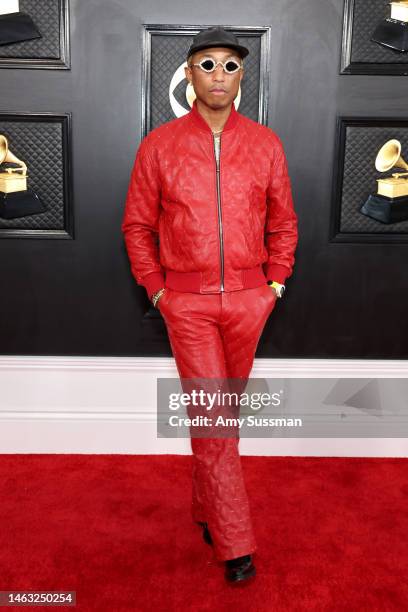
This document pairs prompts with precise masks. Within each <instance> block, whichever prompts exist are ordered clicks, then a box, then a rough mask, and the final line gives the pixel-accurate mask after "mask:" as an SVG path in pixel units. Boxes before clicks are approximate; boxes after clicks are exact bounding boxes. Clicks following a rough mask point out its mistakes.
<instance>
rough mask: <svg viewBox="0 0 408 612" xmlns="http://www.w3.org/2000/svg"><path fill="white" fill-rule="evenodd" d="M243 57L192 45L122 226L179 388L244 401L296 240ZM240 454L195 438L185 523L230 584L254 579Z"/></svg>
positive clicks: (213, 36) (273, 144)
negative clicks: (243, 109)
mask: <svg viewBox="0 0 408 612" xmlns="http://www.w3.org/2000/svg"><path fill="white" fill-rule="evenodd" d="M248 53H249V51H248V49H247V48H246V47H244V46H242V45H240V44H239V41H238V39H237V38H236V36H234V34H233V33H232V32H228V31H226V30H224V29H223V28H219V27H217V28H210V29H208V30H203V31H202V32H200V33H199V34H198V35H197V36H195V37H194V39H193V42H192V45H191V46H190V48H189V51H188V54H187V64H188V66H187V67H186V68H185V75H186V78H187V80H188V81H189V83H191V84H192V86H193V87H194V92H195V95H196V99H195V100H194V103H193V107H192V109H191V111H190V112H189V113H187V114H186V115H184V116H183V117H180V118H177V119H173V120H172V121H169V122H167V123H165V124H163V125H161V126H160V127H158V128H155V129H154V130H152V131H151V132H150V133H149V134H148V135H147V136H146V137H145V138H144V139H143V140H142V142H141V144H140V146H139V149H138V151H137V155H136V159H135V163H134V167H133V170H132V175H131V179H130V184H129V189H128V194H127V199H126V206H125V213H124V218H123V222H122V231H123V233H124V236H125V242H126V247H127V251H128V255H129V259H130V263H131V269H132V273H133V275H134V277H135V279H136V281H137V282H138V283H139V284H141V285H143V286H144V287H145V288H146V291H147V293H148V296H149V298H150V299H151V300H152V302H153V304H154V305H155V306H156V307H158V308H159V310H160V312H161V314H162V316H163V318H164V321H165V324H166V327H167V332H168V336H169V340H170V345H171V349H172V353H173V356H174V358H175V361H176V365H177V369H178V373H179V375H180V379H181V380H182V381H187V379H188V380H189V381H191V380H192V379H205V381H207V385H208V388H209V387H211V389H212V390H215V388H216V387H217V386H218V383H219V382H220V381H221V386H223V381H224V383H225V381H226V383H227V384H226V385H224V389H225V388H228V381H242V385H241V392H242V391H243V389H244V388H245V385H246V382H247V380H248V378H249V375H250V372H251V369H252V366H253V360H254V356H255V351H256V348H257V345H258V342H259V339H260V336H261V334H262V331H263V329H264V326H265V323H266V321H267V319H268V317H269V315H270V314H271V312H272V310H273V309H274V306H275V304H276V300H277V299H278V298H281V297H282V296H283V292H284V289H285V285H284V283H285V280H286V278H288V277H289V276H290V275H291V274H292V269H293V265H294V252H295V249H296V245H297V239H298V232H297V216H296V213H295V211H294V207H293V200H292V194H291V184H290V179H289V176H288V168H287V161H286V157H285V153H284V150H283V146H282V142H281V140H280V139H279V137H278V136H277V134H276V133H275V132H274V131H273V130H272V129H270V128H269V127H266V126H263V125H261V124H259V123H257V122H255V121H253V120H251V119H249V118H247V117H245V116H244V115H241V114H240V113H238V112H237V110H236V108H235V105H234V99H235V98H236V96H237V94H238V91H239V86H240V83H241V80H242V77H243V72H244V67H243V58H244V57H246V55H248ZM157 238H159V241H157ZM211 381H214V386H212V385H211ZM186 386H187V385H186ZM232 386H233V385H232ZM238 444H239V436H238V434H237V433H236V431H235V430H232V433H231V435H227V436H225V437H215V436H214V437H200V436H192V437H191V447H192V452H193V474H192V483H193V495H192V516H193V519H194V521H196V522H197V523H199V524H200V525H202V527H203V536H204V539H205V541H206V542H208V543H209V544H211V545H212V546H213V549H214V554H215V557H216V558H217V559H218V560H220V561H223V562H224V563H225V577H226V578H227V580H229V581H232V582H236V581H241V580H246V579H248V578H250V577H251V576H254V575H255V565H254V562H253V553H254V552H255V550H256V548H257V546H256V542H255V536H254V532H253V527H252V522H251V516H250V509H249V501H248V497H247V493H246V489H245V484H244V480H243V475H242V469H241V461H240V456H239V449H238Z"/></svg>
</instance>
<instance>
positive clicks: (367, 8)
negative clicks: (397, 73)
mask: <svg viewBox="0 0 408 612" xmlns="http://www.w3.org/2000/svg"><path fill="white" fill-rule="evenodd" d="M390 16H391V7H390V4H389V2H387V0H355V3H354V12H353V32H352V47H351V61H352V62H362V63H366V62H367V63H387V64H388V63H389V64H407V63H408V54H407V53H397V52H395V51H393V50H392V49H386V48H385V47H383V46H382V45H379V44H378V43H376V42H373V41H372V40H370V39H371V36H372V35H373V33H374V30H375V28H376V27H377V25H378V23H379V22H380V21H381V20H382V19H385V18H387V17H390Z"/></svg>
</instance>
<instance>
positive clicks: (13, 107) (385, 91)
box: [0, 0, 408, 359]
mask: <svg viewBox="0 0 408 612" xmlns="http://www.w3.org/2000/svg"><path fill="white" fill-rule="evenodd" d="M143 23H148V24H173V25H177V24H179V23H180V24H189V25H194V24H198V25H199V24H201V23H205V24H208V23H213V24H229V25H234V23H235V24H236V25H237V26H241V25H249V26H271V28H272V35H271V47H270V60H269V70H270V75H269V78H270V81H269V94H268V95H269V99H268V124H269V126H270V127H271V128H272V129H274V130H275V131H276V132H277V134H278V135H279V136H280V137H281V138H282V140H283V142H284V145H285V150H286V155H287V158H288V162H289V171H290V175H291V178H292V186H293V194H294V201H295V207H296V211H297V213H298V218H299V231H300V240H299V245H298V248H297V252H296V264H295V269H294V273H293V275H292V277H291V278H290V279H288V282H287V292H286V295H285V297H284V299H283V300H281V301H279V302H278V303H277V305H276V308H275V309H274V312H273V313H272V315H271V317H270V320H269V321H268V324H267V327H266V329H265V332H264V334H263V337H262V340H261V342H260V345H259V347H258V351H257V356H258V357H280V358H281V357H301V358H318V357H323V358H346V359H347V358H393V359H405V358H407V356H408V346H407V342H406V339H407V331H408V330H407V323H406V320H407V315H406V312H407V296H408V276H407V274H406V271H405V260H406V256H407V249H408V245H407V244H406V243H405V244H404V243H386V244H377V243H357V244H353V243H336V242H333V241H331V240H330V218H331V210H332V193H333V171H334V167H335V165H336V151H335V142H336V122H337V117H338V116H347V117H353V116H356V117H360V118H361V117H367V118H369V117H375V118H377V119H378V118H381V117H384V119H386V118H387V117H392V118H393V119H398V118H401V119H406V118H407V114H408V110H407V109H408V106H407V92H408V80H407V77H405V76H402V75H401V76H386V75H381V76H376V75H346V74H340V69H341V61H340V58H341V42H342V26H343V0H308V1H307V2H306V1H305V2H293V1H292V0H283V1H282V0H269V1H268V2H264V1H263V0H254V1H253V2H251V3H250V4H248V3H237V2H236V1H235V0H234V1H232V0H224V2H222V3H219V2H214V1H213V0H208V2H206V3H201V4H200V3H186V2H180V1H179V0H174V1H173V2H172V3H168V2H164V1H163V0H160V1H158V0H153V1H151V0H150V1H147V0H141V1H140V2H134V1H133V0H116V1H115V2H111V1H110V0H87V1H86V2H83V1H82V0H72V1H71V15H70V38H71V41H70V42H71V45H70V48H71V70H34V69H9V68H8V69H6V68H1V69H0V81H1V87H0V113H7V112H11V111H13V112H44V111H47V112H53V113H61V114H63V113H71V114H72V115H71V116H72V151H71V153H72V180H73V202H74V232H73V235H74V238H73V239H70V240H58V239H48V240H42V239H39V238H35V237H32V238H19V239H15V238H14V239H12V240H11V239H8V238H7V237H1V238H0V266H1V287H2V292H1V300H0V352H1V353H2V354H23V355H106V356H107V355H123V356H124V355H138V356H142V355H156V356H165V355H170V354H171V352H170V347H169V343H168V339H167V334H166V329H165V326H164V323H163V321H162V320H161V318H160V315H158V314H157V313H156V312H154V309H153V310H152V309H151V308H150V307H149V302H148V300H147V296H146V294H145V290H144V289H143V287H140V286H137V285H136V283H135V281H134V280H133V278H132V276H131V274H130V267H129V263H128V259H127V254H126V251H125V248H124V243H123V239H122V235H121V232H120V223H121V219H122V214H123V206H124V200H125V195H126V190H127V186H128V181H129V176H130V171H131V168H132V164H133V161H134V157H135V153H136V149H137V146H138V144H139V139H140V133H141V129H140V128H141V113H142V99H141V85H142V24H143ZM165 85H166V86H167V85H168V84H167V83H166V84H165ZM242 86H243V87H244V86H245V79H244V81H243V83H242ZM403 154H404V151H403ZM405 156H406V158H408V152H407V151H405Z"/></svg>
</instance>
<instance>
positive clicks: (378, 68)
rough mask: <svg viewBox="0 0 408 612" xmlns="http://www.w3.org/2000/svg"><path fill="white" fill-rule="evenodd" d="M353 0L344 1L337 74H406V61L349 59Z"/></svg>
mask: <svg viewBox="0 0 408 612" xmlns="http://www.w3.org/2000/svg"><path fill="white" fill-rule="evenodd" d="M355 1H356V0H345V1H344V13H343V36H342V45H341V61H340V71H339V74H378V75H381V74H387V75H390V76H408V63H407V64H389V63H386V62H381V63H378V62H377V63H367V62H352V61H351V47H352V43H353V21H354V6H355Z"/></svg>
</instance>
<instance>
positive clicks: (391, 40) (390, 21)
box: [371, 0, 408, 53]
mask: <svg viewBox="0 0 408 612" xmlns="http://www.w3.org/2000/svg"><path fill="white" fill-rule="evenodd" d="M388 4H391V17H387V18H386V19H383V20H382V21H380V23H379V24H378V25H377V27H376V29H375V30H374V33H373V35H372V37H371V40H372V41H373V42H377V43H379V44H380V45H383V46H384V47H388V48H389V49H392V50H393V51H395V52H397V53H404V52H405V51H408V0H400V2H389V3H388Z"/></svg>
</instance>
